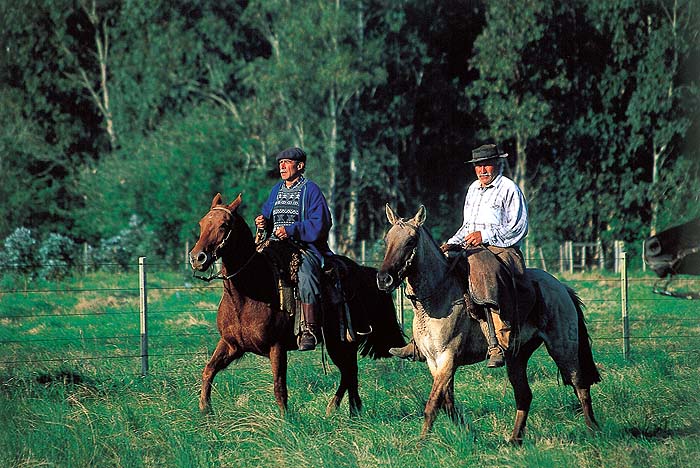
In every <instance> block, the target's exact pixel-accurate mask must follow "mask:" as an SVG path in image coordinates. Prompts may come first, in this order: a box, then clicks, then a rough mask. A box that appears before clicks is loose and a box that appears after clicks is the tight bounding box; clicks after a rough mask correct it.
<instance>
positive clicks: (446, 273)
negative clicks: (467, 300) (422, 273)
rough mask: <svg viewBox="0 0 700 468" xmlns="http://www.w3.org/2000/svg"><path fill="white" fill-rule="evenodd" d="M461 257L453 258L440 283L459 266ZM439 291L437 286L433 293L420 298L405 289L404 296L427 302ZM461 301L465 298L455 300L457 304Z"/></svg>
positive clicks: (411, 299) (415, 300) (412, 300)
mask: <svg viewBox="0 0 700 468" xmlns="http://www.w3.org/2000/svg"><path fill="white" fill-rule="evenodd" d="M459 258H460V257H454V258H453V259H452V262H451V263H450V266H449V268H447V270H446V271H445V273H444V274H443V275H442V278H440V281H439V282H440V283H442V280H444V279H445V278H446V277H447V275H449V274H450V273H452V270H454V268H455V266H457V262H459ZM438 291H439V289H438V288H435V289H434V290H433V292H432V293H430V294H428V295H427V296H425V297H423V298H419V297H418V296H416V295H414V294H408V293H407V292H405V291H404V296H406V298H408V299H409V300H410V301H411V302H419V303H423V302H426V301H427V300H428V299H430V298H432V297H433V296H435V295H437V293H438ZM460 301H461V302H464V298H462V299H458V300H457V301H455V302H454V304H457V303H459V302H460Z"/></svg>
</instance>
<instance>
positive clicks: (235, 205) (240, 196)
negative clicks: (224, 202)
mask: <svg viewBox="0 0 700 468" xmlns="http://www.w3.org/2000/svg"><path fill="white" fill-rule="evenodd" d="M241 202H243V194H242V193H239V194H238V196H237V197H236V199H235V200H233V201H232V202H231V204H230V205H229V206H228V209H229V210H231V211H236V210H237V209H238V207H239V206H240V204H241Z"/></svg>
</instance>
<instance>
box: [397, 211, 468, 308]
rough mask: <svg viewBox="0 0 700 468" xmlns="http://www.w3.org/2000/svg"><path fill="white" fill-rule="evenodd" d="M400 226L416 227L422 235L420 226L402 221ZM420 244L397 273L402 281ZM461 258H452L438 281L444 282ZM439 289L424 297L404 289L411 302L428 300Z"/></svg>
mask: <svg viewBox="0 0 700 468" xmlns="http://www.w3.org/2000/svg"><path fill="white" fill-rule="evenodd" d="M400 226H401V227H411V228H413V229H414V231H415V233H416V235H417V236H418V235H420V228H419V227H415V226H412V225H410V224H405V223H400ZM418 245H419V244H418V243H416V246H415V247H414V248H413V250H412V251H411V254H410V255H409V256H408V259H407V260H406V263H405V264H404V266H403V267H401V269H400V270H399V271H398V272H397V273H396V275H397V277H398V279H401V281H403V279H404V278H406V276H405V274H406V271H407V270H408V269H409V268H410V267H411V266H412V264H413V260H414V259H415V256H416V252H417V251H418ZM459 259H460V256H456V257H454V258H453V259H452V262H450V265H449V267H448V268H447V270H446V271H445V272H444V273H443V275H442V277H441V278H440V281H438V283H442V281H443V280H444V279H445V278H446V277H447V275H449V274H450V273H452V270H454V268H455V266H457V262H459ZM438 291H439V289H437V288H436V289H435V290H433V292H432V293H430V294H428V295H427V296H425V297H423V298H419V297H418V296H416V295H414V294H408V293H407V292H406V291H405V290H404V296H406V298H408V299H409V300H410V301H411V302H420V303H422V302H425V301H427V300H428V299H430V298H432V297H433V296H435V295H437V294H438ZM457 302H459V300H458V301H457Z"/></svg>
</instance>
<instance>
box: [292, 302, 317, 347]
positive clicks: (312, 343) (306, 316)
mask: <svg viewBox="0 0 700 468" xmlns="http://www.w3.org/2000/svg"><path fill="white" fill-rule="evenodd" d="M317 307H318V306H317V305H316V304H302V305H301V311H302V318H303V320H302V322H301V335H300V336H299V338H298V340H297V344H298V346H299V351H311V350H312V349H316V344H317V343H318V337H319V336H320V334H321V330H320V327H319V326H318V322H317V315H318V314H317Z"/></svg>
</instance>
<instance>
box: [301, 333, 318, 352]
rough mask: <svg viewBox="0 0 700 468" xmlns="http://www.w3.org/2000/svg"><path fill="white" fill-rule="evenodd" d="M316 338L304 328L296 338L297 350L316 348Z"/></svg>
mask: <svg viewBox="0 0 700 468" xmlns="http://www.w3.org/2000/svg"><path fill="white" fill-rule="evenodd" d="M317 344H318V339H316V335H314V334H313V333H312V332H311V331H310V330H304V331H303V332H302V333H301V335H299V338H297V347H298V348H299V351H311V350H314V349H316V345H317Z"/></svg>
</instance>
